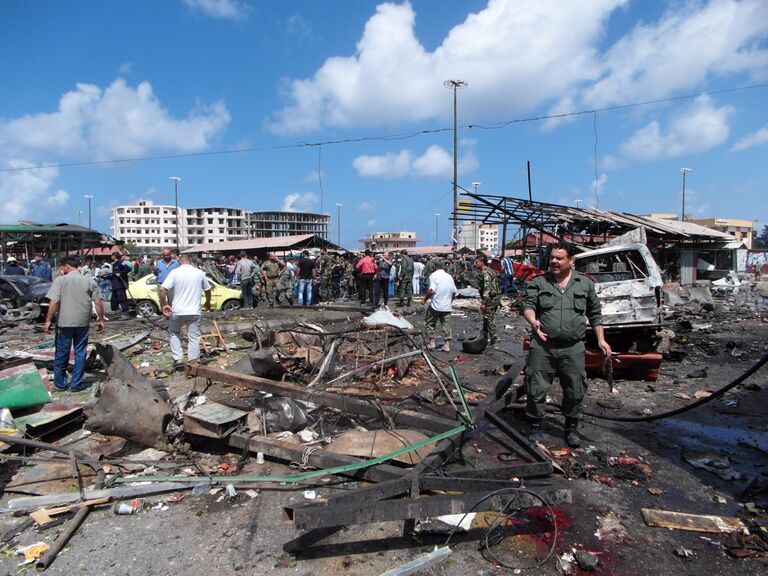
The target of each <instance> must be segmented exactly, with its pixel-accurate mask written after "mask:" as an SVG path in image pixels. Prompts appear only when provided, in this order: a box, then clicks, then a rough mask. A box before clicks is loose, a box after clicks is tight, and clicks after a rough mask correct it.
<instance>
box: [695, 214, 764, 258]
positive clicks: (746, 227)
mask: <svg viewBox="0 0 768 576" xmlns="http://www.w3.org/2000/svg"><path fill="white" fill-rule="evenodd" d="M686 222H693V223H694V224H699V225H700V226H706V227H707V228H712V229H713V230H718V231H720V232H725V233H726V234H730V235H732V236H735V237H736V239H737V240H740V241H742V242H744V244H745V245H746V247H747V249H749V250H751V249H752V235H753V234H752V233H753V230H754V226H755V223H754V222H752V220H737V219H734V218H700V219H697V220H686Z"/></svg>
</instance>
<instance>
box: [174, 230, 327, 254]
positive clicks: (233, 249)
mask: <svg viewBox="0 0 768 576" xmlns="http://www.w3.org/2000/svg"><path fill="white" fill-rule="evenodd" d="M305 248H328V249H329V250H339V249H340V248H339V247H338V246H337V245H336V244H334V243H333V242H329V241H328V240H326V239H325V238H323V237H322V236H318V235H317V234H297V235H294V236H275V237H272V238H249V239H247V240H231V241H228V242H213V243H210V244H197V245H195V246H190V247H189V248H187V249H185V250H182V252H183V253H184V254H212V253H215V254H236V253H237V252H240V251H241V250H245V251H246V252H248V254H249V255H254V254H257V255H264V254H266V253H267V252H283V253H284V252H292V251H294V250H303V249H305Z"/></svg>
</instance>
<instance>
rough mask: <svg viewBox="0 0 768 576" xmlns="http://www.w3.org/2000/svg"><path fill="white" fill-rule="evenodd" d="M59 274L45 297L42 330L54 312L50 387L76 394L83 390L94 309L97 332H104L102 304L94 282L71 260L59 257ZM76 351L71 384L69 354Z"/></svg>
mask: <svg viewBox="0 0 768 576" xmlns="http://www.w3.org/2000/svg"><path fill="white" fill-rule="evenodd" d="M60 272H61V273H60V274H59V276H57V277H56V280H54V281H53V284H52V285H51V288H50V290H48V294H46V297H47V298H48V299H49V300H50V303H49V304H48V314H47V315H46V317H45V323H44V324H43V330H44V331H45V332H50V329H51V322H52V320H53V317H54V315H55V314H56V312H58V313H59V316H58V319H57V321H56V355H55V357H54V360H53V385H54V386H55V387H56V389H57V390H67V389H69V391H70V392H79V391H80V390H82V389H84V388H85V386H83V374H85V352H86V349H87V347H88V330H89V326H90V323H91V313H92V310H93V308H92V307H93V306H95V307H96V321H97V322H98V325H97V326H98V327H97V329H98V331H99V332H104V304H103V302H102V301H101V294H100V293H99V287H98V286H97V285H96V281H95V280H94V279H93V278H92V277H90V276H83V275H82V274H80V273H79V272H80V270H79V268H78V267H77V261H76V260H75V259H74V258H71V257H67V258H62V260H61V268H60ZM73 347H74V349H75V363H74V367H73V368H72V382H71V383H70V384H67V365H68V364H69V351H70V350H71V349H72V348H73Z"/></svg>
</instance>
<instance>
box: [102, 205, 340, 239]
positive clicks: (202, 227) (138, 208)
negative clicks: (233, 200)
mask: <svg viewBox="0 0 768 576" xmlns="http://www.w3.org/2000/svg"><path fill="white" fill-rule="evenodd" d="M329 223H330V216H328V215H325V214H314V213H307V212H250V211H246V210H241V209H239V208H227V207H223V206H214V207H203V208H181V207H179V246H181V247H189V246H194V245H197V244H214V243H217V242H226V241H230V240H244V239H246V238H263V237H273V236H289V235H294V234H317V235H319V236H321V237H323V238H326V239H327V238H328V226H329ZM112 234H113V235H114V236H115V238H119V239H121V240H122V241H123V242H127V243H130V244H135V245H136V246H138V247H140V248H155V249H160V248H163V247H166V246H175V245H176V207H175V206H166V205H157V204H154V203H153V202H152V201H151V200H139V201H138V202H137V203H136V204H135V205H131V206H117V207H115V208H113V209H112Z"/></svg>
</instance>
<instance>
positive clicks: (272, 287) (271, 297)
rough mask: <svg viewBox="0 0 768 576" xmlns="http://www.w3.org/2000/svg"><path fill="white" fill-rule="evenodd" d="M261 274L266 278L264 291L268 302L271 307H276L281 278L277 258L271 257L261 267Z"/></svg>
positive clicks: (271, 255)
mask: <svg viewBox="0 0 768 576" xmlns="http://www.w3.org/2000/svg"><path fill="white" fill-rule="evenodd" d="M261 274H262V276H263V277H264V289H265V290H266V292H267V302H269V307H270V308H272V307H273V306H274V305H275V292H276V290H277V277H278V276H280V266H279V265H278V263H277V256H275V255H274V254H270V255H269V260H267V261H266V262H264V264H262V265H261Z"/></svg>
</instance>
